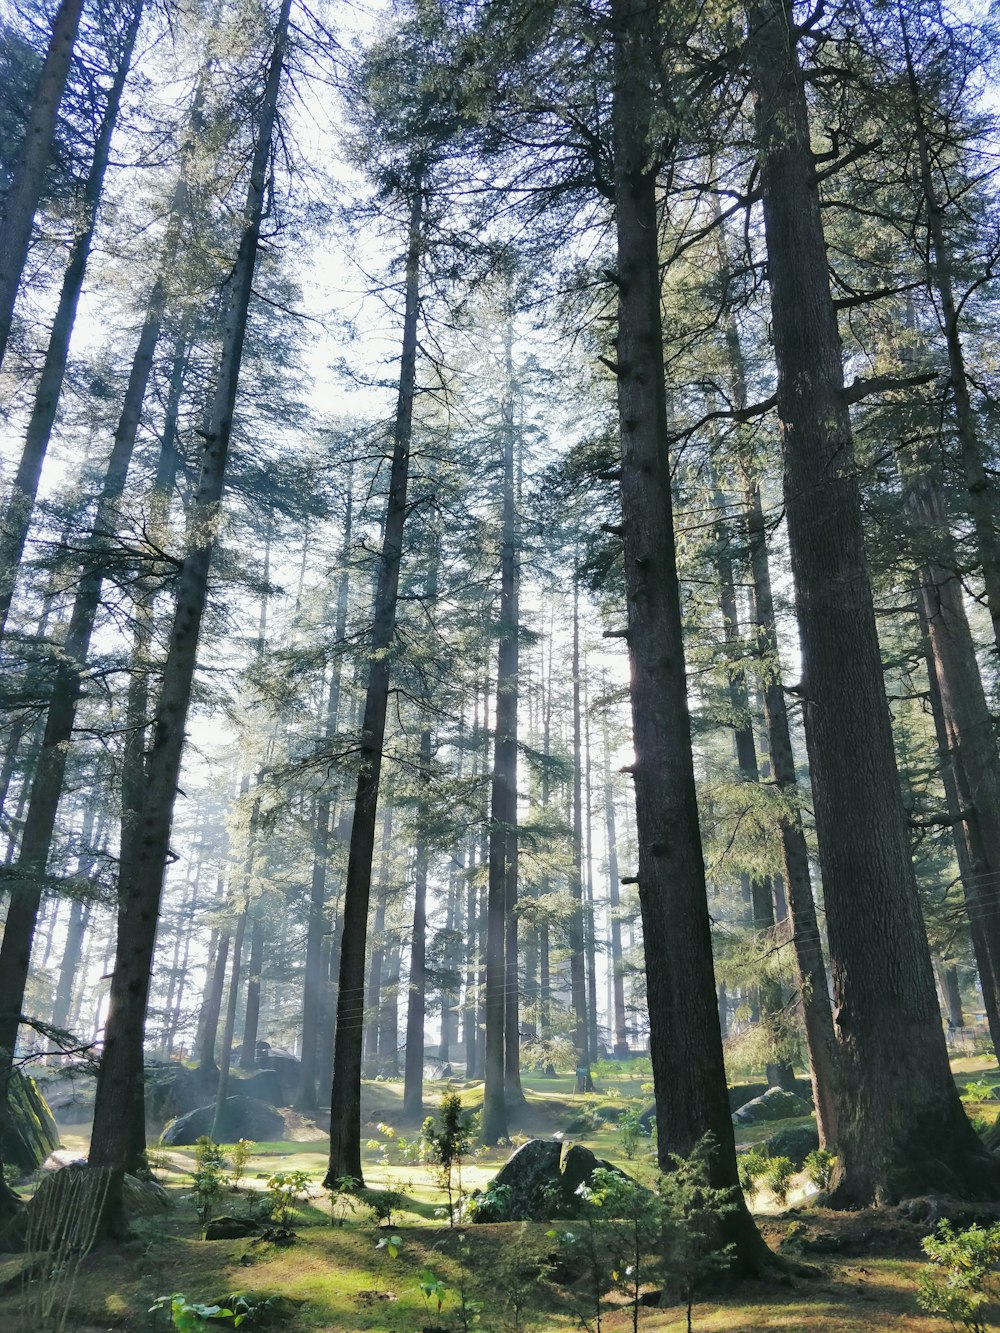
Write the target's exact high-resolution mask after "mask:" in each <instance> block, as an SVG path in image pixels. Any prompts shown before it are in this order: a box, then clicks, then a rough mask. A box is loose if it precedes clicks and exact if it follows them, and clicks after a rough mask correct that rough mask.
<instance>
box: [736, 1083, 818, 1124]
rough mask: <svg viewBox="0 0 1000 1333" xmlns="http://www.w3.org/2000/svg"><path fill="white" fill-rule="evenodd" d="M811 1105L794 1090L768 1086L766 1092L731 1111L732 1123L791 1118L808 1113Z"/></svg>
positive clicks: (752, 1122)
mask: <svg viewBox="0 0 1000 1333" xmlns="http://www.w3.org/2000/svg"><path fill="white" fill-rule="evenodd" d="M811 1109H812V1108H811V1107H810V1105H809V1103H808V1102H805V1101H803V1100H802V1098H801V1097H799V1096H798V1095H797V1094H796V1093H794V1092H785V1090H784V1089H783V1088H768V1090H767V1092H765V1093H763V1094H762V1095H761V1096H760V1097H755V1098H754V1099H753V1101H751V1102H747V1104H746V1105H745V1106H741V1107H740V1108H739V1110H738V1111H734V1112H733V1124H734V1125H761V1124H764V1123H765V1122H766V1121H768V1120H791V1119H792V1118H793V1117H795V1116H802V1115H809V1113H810V1111H811Z"/></svg>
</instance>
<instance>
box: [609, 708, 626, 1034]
mask: <svg viewBox="0 0 1000 1333" xmlns="http://www.w3.org/2000/svg"><path fill="white" fill-rule="evenodd" d="M604 820H605V827H606V828H607V838H608V903H609V915H610V918H611V993H612V998H613V1008H614V1029H615V1043H614V1054H615V1057H616V1058H617V1059H622V1058H623V1057H625V1056H627V1055H628V1022H627V1019H626V1015H625V975H624V965H623V960H622V923H621V918H620V916H619V911H620V908H621V893H620V889H619V884H620V880H619V877H618V831H617V829H616V827H615V804H614V795H613V792H612V788H611V746H610V744H609V741H608V727H607V721H605V724H604Z"/></svg>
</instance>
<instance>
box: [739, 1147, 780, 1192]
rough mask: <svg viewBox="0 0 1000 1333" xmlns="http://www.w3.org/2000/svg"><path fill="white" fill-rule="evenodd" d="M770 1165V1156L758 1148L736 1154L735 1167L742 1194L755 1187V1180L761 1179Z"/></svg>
mask: <svg viewBox="0 0 1000 1333" xmlns="http://www.w3.org/2000/svg"><path fill="white" fill-rule="evenodd" d="M770 1165H771V1159H770V1157H768V1155H767V1153H766V1152H764V1151H763V1150H762V1149H760V1148H751V1149H750V1151H749V1152H743V1153H740V1154H739V1155H738V1156H737V1158H736V1169H737V1171H738V1172H739V1177H740V1188H741V1189H742V1190H743V1193H744V1194H752V1193H753V1192H754V1190H755V1189H756V1188H757V1181H758V1180H763V1178H764V1177H765V1176H766V1175H767V1172H768V1169H769V1167H770Z"/></svg>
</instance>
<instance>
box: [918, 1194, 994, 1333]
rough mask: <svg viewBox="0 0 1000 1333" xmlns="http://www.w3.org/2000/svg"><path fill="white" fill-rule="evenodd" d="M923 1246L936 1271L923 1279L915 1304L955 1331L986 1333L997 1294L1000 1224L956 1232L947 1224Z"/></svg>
mask: <svg viewBox="0 0 1000 1333" xmlns="http://www.w3.org/2000/svg"><path fill="white" fill-rule="evenodd" d="M920 1243H921V1246H922V1247H923V1251H924V1253H925V1254H926V1255H927V1257H928V1259H930V1261H931V1263H932V1264H934V1265H936V1267H935V1268H931V1269H928V1270H926V1271H924V1272H923V1273H921V1274H920V1285H919V1289H918V1291H917V1304H918V1305H919V1306H920V1308H921V1309H922V1310H926V1311H927V1312H928V1313H929V1314H939V1315H943V1316H944V1317H945V1318H946V1319H948V1320H949V1321H950V1322H951V1323H952V1325H953V1326H955V1327H956V1328H964V1329H967V1330H968V1331H969V1333H986V1330H987V1328H988V1327H989V1325H988V1324H987V1323H986V1322H985V1320H984V1317H983V1316H984V1311H985V1307H986V1306H987V1305H988V1304H989V1302H990V1301H991V1300H993V1298H994V1297H995V1296H996V1294H997V1278H996V1272H995V1270H996V1267H997V1264H998V1263H1000V1222H994V1224H993V1225H992V1226H991V1227H988V1228H987V1227H981V1226H971V1227H969V1228H967V1230H965V1231H956V1230H955V1228H954V1227H953V1226H952V1225H951V1223H950V1222H949V1221H947V1220H944V1221H942V1222H940V1223H939V1224H938V1228H937V1231H936V1232H935V1233H934V1235H933V1236H925V1237H924V1238H923V1240H922V1241H921V1242H920Z"/></svg>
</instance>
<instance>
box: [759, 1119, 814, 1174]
mask: <svg viewBox="0 0 1000 1333" xmlns="http://www.w3.org/2000/svg"><path fill="white" fill-rule="evenodd" d="M818 1148H819V1131H818V1130H817V1129H816V1126H815V1125H788V1126H786V1128H785V1129H779V1130H777V1131H776V1132H775V1133H774V1134H772V1135H771V1136H770V1138H768V1139H765V1141H764V1151H765V1152H766V1153H767V1155H768V1156H769V1157H788V1158H791V1160H792V1161H793V1162H794V1163H795V1166H796V1168H797V1169H798V1170H799V1171H801V1170H802V1167H803V1165H804V1163H805V1160H806V1158H807V1157H808V1156H809V1154H810V1153H811V1152H816V1150H817V1149H818Z"/></svg>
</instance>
